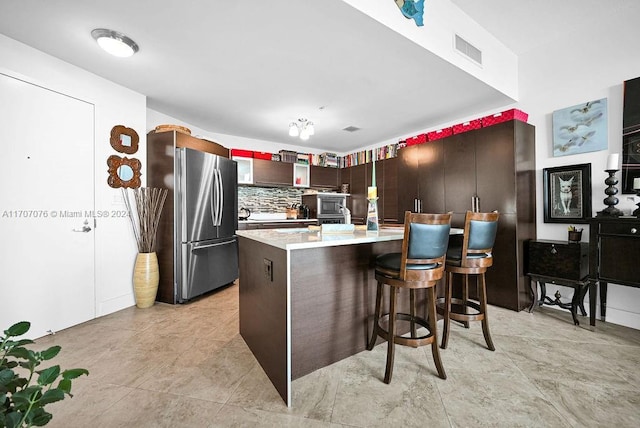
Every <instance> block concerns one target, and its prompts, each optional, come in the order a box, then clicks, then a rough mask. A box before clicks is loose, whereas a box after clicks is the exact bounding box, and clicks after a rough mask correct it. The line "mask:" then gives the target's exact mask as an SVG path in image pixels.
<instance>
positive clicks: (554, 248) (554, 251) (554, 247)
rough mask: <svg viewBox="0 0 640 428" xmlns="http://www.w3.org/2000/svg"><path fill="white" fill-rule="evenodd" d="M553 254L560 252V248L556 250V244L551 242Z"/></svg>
mask: <svg viewBox="0 0 640 428" xmlns="http://www.w3.org/2000/svg"><path fill="white" fill-rule="evenodd" d="M551 254H558V250H556V246H555V245H554V244H551Z"/></svg>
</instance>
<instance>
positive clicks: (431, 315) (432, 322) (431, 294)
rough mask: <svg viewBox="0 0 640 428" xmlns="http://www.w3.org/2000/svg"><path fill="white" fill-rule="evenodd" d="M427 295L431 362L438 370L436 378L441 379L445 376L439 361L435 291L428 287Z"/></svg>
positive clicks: (433, 288)
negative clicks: (430, 335)
mask: <svg viewBox="0 0 640 428" xmlns="http://www.w3.org/2000/svg"><path fill="white" fill-rule="evenodd" d="M427 293H428V297H427V298H428V300H429V301H428V302H427V304H428V305H429V309H428V317H427V318H428V322H429V331H430V332H431V334H432V335H433V337H432V339H433V341H432V342H431V353H432V354H433V362H434V363H435V364H436V369H437V370H438V376H440V377H441V378H442V379H446V378H447V374H446V373H445V371H444V366H443V365H442V360H441V359H440V351H439V350H438V330H437V324H436V322H437V321H438V315H437V314H436V291H435V287H429V288H428V289H427Z"/></svg>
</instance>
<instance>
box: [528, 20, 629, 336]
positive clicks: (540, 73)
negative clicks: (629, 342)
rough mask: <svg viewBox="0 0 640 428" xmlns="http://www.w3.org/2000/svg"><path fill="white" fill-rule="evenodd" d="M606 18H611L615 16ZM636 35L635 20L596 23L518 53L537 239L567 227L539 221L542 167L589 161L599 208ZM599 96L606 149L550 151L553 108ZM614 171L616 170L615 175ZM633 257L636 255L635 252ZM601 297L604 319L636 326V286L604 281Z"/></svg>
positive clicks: (562, 234) (624, 200)
mask: <svg viewBox="0 0 640 428" xmlns="http://www.w3.org/2000/svg"><path fill="white" fill-rule="evenodd" d="M612 13H616V12H612ZM607 21H608V22H616V20H615V19H610V20H607ZM619 22H624V19H622V17H621V19H620V20H619ZM638 37H640V34H639V31H638V27H637V26H625V25H615V24H612V25H606V24H603V26H601V27H600V28H595V29H594V28H592V31H582V32H580V34H574V35H572V37H568V39H567V40H564V41H557V42H556V43H553V44H549V45H546V46H541V47H540V48H538V49H535V50H533V51H531V52H528V53H527V54H526V55H523V56H521V57H520V103H519V106H520V108H521V109H522V110H524V111H526V112H528V113H529V115H530V116H529V122H531V123H533V124H534V125H535V126H536V168H537V170H538V171H537V183H538V185H537V195H538V204H537V216H536V217H537V230H538V238H540V239H556V240H565V239H566V233H567V225H565V224H549V223H544V222H543V211H542V210H543V203H542V169H543V168H547V167H554V166H562V165H574V164H580V163H591V175H592V176H591V180H592V209H593V214H594V215H595V214H596V213H597V212H598V211H601V210H602V209H603V208H605V205H604V203H603V199H604V198H605V196H606V195H605V194H604V189H605V187H606V186H605V184H604V180H605V178H606V177H607V176H608V175H607V173H605V172H604V169H605V164H606V159H607V155H608V154H609V153H621V151H622V101H623V88H622V83H623V81H624V80H628V79H631V78H635V77H638V76H640V56H638V55H636V54H635V52H636V51H637V40H638ZM600 98H607V99H608V111H609V123H608V133H609V149H608V150H604V151H599V152H592V153H583V154H578V155H572V156H561V157H553V150H552V120H551V115H552V113H553V111H554V110H558V109H562V108H564V107H569V106H572V105H576V104H580V103H584V102H587V101H591V100H597V99H600ZM620 174H621V173H620V172H618V179H619V180H620V179H621V175H620ZM617 196H618V199H619V200H620V203H619V204H618V206H617V207H618V208H620V209H622V210H623V211H625V212H630V211H633V209H635V208H636V206H635V203H637V202H638V198H637V197H636V198H634V197H633V195H622V194H620V193H619V194H618V195H617ZM634 199H635V201H634ZM587 232H588V226H587V227H586V228H585V231H584V232H583V235H582V240H583V241H588V233H587ZM621 250H622V249H621ZM638 257H639V259H640V254H639V255H638ZM639 272H640V270H639ZM639 275H640V273H639ZM560 291H561V293H562V294H563V295H565V296H566V295H568V294H570V293H569V291H568V289H566V288H565V289H564V290H562V289H560ZM563 291H564V292H563ZM548 292H549V293H550V294H553V293H554V292H555V290H554V289H548ZM607 297H608V299H607V300H608V302H607V314H606V315H607V321H608V322H612V323H615V324H621V325H626V326H629V327H633V328H636V329H640V289H638V288H633V287H625V286H619V285H613V284H610V285H609V290H608V293H607Z"/></svg>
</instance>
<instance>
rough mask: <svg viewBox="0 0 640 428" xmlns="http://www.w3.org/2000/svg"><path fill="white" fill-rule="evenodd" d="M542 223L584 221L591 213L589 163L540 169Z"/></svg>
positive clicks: (585, 221)
mask: <svg viewBox="0 0 640 428" xmlns="http://www.w3.org/2000/svg"><path fill="white" fill-rule="evenodd" d="M542 179H543V184H542V188H543V190H544V222H545V223H587V221H588V219H589V218H590V217H591V164H590V163H583V164H579V165H569V166H560V167H554V168H544V169H543V170H542Z"/></svg>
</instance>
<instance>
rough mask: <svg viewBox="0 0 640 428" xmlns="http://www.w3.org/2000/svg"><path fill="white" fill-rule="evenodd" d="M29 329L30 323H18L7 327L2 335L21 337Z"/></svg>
mask: <svg viewBox="0 0 640 428" xmlns="http://www.w3.org/2000/svg"><path fill="white" fill-rule="evenodd" d="M30 328H31V323H30V322H29V321H20V322H18V323H15V324H14V325H12V326H11V327H9V328H8V329H7V330H5V331H4V334H6V335H7V336H9V337H11V336H14V337H15V336H22V335H23V334H25V333H26V332H28V331H29V329H30Z"/></svg>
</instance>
